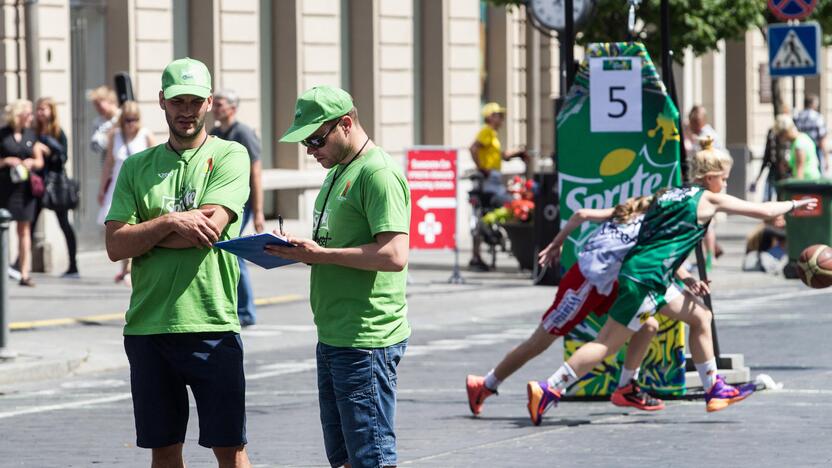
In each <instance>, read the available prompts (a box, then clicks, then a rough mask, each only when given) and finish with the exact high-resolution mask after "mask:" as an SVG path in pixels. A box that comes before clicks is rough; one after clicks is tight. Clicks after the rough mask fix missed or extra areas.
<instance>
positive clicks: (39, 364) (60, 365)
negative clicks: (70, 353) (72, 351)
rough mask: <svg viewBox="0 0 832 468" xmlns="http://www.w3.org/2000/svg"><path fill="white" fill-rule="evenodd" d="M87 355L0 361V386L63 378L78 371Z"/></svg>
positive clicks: (26, 357) (24, 357) (32, 357)
mask: <svg viewBox="0 0 832 468" xmlns="http://www.w3.org/2000/svg"><path fill="white" fill-rule="evenodd" d="M87 358H88V356H87V355H83V356H79V357H72V358H67V359H50V360H40V359H41V358H40V357H37V356H23V357H17V358H15V359H13V360H8V361H0V385H11V384H19V383H22V382H32V381H36V380H49V379H57V378H60V377H64V376H66V375H68V374H70V373H71V372H73V371H75V370H76V369H78V368H79V367H80V366H81V364H83V363H84V361H86V360H87Z"/></svg>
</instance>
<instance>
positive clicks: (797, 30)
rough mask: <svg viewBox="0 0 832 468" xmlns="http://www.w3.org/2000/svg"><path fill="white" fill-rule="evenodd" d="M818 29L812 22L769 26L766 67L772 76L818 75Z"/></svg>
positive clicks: (816, 24)
mask: <svg viewBox="0 0 832 468" xmlns="http://www.w3.org/2000/svg"><path fill="white" fill-rule="evenodd" d="M819 52H820V26H819V25H818V23H815V22H807V23H801V24H794V25H790V24H785V23H780V24H771V25H769V27H768V68H769V74H770V75H771V76H812V75H817V74H818V73H819V72H820V64H819V60H818V54H819Z"/></svg>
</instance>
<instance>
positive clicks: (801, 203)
mask: <svg viewBox="0 0 832 468" xmlns="http://www.w3.org/2000/svg"><path fill="white" fill-rule="evenodd" d="M702 198H703V200H704V203H702V202H700V203H699V207H698V208H697V213H696V215H697V217H698V218H699V221H700V222H706V221H708V220H710V219H711V218H712V217H713V215H714V214H716V212H718V211H722V212H724V213H728V214H738V215H743V216H748V217H751V218H758V219H771V218H774V217H777V216H779V215H783V214H786V213H788V212H790V211H792V210H793V209H795V208H802V207H808V208H809V209H812V208H814V207H815V206H817V201H816V200H815V199H814V198H804V199H802V200H789V201H777V202H775V201H771V202H764V203H756V202H750V201H746V200H741V199H739V198H737V197H734V196H731V195H728V194H726V193H714V192H706V193H705V196H703V197H702Z"/></svg>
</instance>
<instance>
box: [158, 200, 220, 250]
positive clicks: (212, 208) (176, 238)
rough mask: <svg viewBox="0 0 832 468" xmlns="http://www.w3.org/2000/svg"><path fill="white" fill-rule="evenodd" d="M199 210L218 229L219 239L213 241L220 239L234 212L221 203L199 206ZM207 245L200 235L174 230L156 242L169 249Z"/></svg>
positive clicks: (159, 245)
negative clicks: (187, 235)
mask: <svg viewBox="0 0 832 468" xmlns="http://www.w3.org/2000/svg"><path fill="white" fill-rule="evenodd" d="M198 210H199V211H202V212H203V214H205V216H206V217H207V218H208V219H209V220H210V221H211V222H213V223H214V225H215V226H216V228H217V229H218V231H217V239H216V240H213V241H211V243H214V242H216V241H217V240H218V239H219V235H220V234H221V233H222V232H223V231H224V230H225V227H226V226H228V223H229V222H230V220H231V217H232V215H233V213H232V212H231V211H229V210H228V208H226V207H224V206H220V205H202V206H200V207H199V208H198ZM200 246H205V247H209V245H205V244H204V242H202V239H200V238H199V237H194V236H191V237H185V236H184V235H183V234H180V233H179V232H176V231H173V232H171V233H170V234H168V235H167V236H165V238H164V239H162V240H161V241H159V243H158V244H156V247H165V248H167V249H190V248H192V247H200Z"/></svg>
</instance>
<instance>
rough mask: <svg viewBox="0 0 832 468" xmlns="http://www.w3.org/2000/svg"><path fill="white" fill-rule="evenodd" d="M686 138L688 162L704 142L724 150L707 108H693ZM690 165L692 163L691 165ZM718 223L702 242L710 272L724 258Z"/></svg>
mask: <svg viewBox="0 0 832 468" xmlns="http://www.w3.org/2000/svg"><path fill="white" fill-rule="evenodd" d="M684 136H685V155H686V158H687V160H688V161H690V160H691V159H693V158H694V157H695V156H696V153H698V152H700V151H702V141H703V140H704V141H707V142H708V145H710V147H713V148H722V143H721V142H720V140H719V134H717V132H716V130H714V128H713V127H711V125H710V124H709V123H708V111H706V110H705V106H701V105H698V104H697V105H695V106H693V107H691V109H690V113H689V114H688V124H687V130H686V131H685V132H684ZM689 164H690V163H689ZM716 225H717V223H716V221H712V222H711V224H710V226H709V227H708V231H707V232H706V233H705V238H704V240H703V241H702V246H703V247H704V253H705V268H706V269H707V270H710V269H711V267H712V266H713V264H715V263H716V259H717V258H719V257H720V256H722V248H721V247H720V246H719V244H717V242H716Z"/></svg>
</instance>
